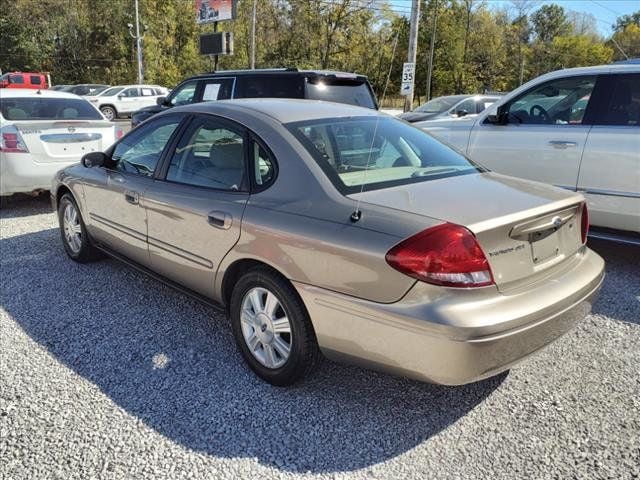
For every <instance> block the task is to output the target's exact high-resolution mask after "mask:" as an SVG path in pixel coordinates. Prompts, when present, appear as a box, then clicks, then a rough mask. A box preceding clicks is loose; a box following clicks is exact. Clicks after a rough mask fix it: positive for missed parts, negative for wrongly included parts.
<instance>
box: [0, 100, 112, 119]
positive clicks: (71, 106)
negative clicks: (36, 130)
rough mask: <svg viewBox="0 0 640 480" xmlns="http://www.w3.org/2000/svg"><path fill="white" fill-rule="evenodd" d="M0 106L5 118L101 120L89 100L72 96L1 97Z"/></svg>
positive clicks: (100, 116)
mask: <svg viewBox="0 0 640 480" xmlns="http://www.w3.org/2000/svg"><path fill="white" fill-rule="evenodd" d="M0 108H1V109H2V116H3V117H4V118H6V119H7V120H103V118H102V115H100V112H98V111H97V110H96V109H95V108H93V106H92V105H91V104H90V103H89V102H87V101H86V100H81V99H74V98H34V97H32V98H3V99H2V100H1V101H0Z"/></svg>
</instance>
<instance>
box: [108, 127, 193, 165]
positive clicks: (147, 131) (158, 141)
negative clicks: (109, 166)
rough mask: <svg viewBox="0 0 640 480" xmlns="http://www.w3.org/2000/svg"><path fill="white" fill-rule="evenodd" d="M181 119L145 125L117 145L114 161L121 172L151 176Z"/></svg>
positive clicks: (113, 156)
mask: <svg viewBox="0 0 640 480" xmlns="http://www.w3.org/2000/svg"><path fill="white" fill-rule="evenodd" d="M180 120H181V119H180V118H176V117H165V118H161V119H157V120H155V121H152V122H151V123H148V124H146V125H144V127H142V128H140V130H135V131H134V132H132V133H131V134H129V135H127V136H126V137H124V138H123V139H122V141H120V143H118V144H117V145H116V148H115V149H114V151H113V155H112V159H113V161H114V162H117V163H116V167H115V169H116V170H118V171H121V172H127V173H134V174H137V175H144V176H149V177H150V176H151V175H153V171H154V170H155V168H156V166H157V164H158V161H159V160H160V156H161V155H162V151H163V150H164V148H165V146H166V145H167V143H168V142H169V139H170V138H171V135H172V134H173V132H174V131H175V129H176V128H177V127H178V125H179V124H180Z"/></svg>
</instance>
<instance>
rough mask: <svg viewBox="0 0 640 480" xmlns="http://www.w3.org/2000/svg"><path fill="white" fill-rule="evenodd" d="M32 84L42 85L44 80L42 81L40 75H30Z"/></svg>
mask: <svg viewBox="0 0 640 480" xmlns="http://www.w3.org/2000/svg"><path fill="white" fill-rule="evenodd" d="M30 79H31V85H40V84H41V83H42V82H41V81H40V75H30Z"/></svg>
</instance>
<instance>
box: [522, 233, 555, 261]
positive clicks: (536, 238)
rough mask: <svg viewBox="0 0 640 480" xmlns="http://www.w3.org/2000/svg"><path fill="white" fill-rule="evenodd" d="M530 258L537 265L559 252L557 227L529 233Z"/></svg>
mask: <svg viewBox="0 0 640 480" xmlns="http://www.w3.org/2000/svg"><path fill="white" fill-rule="evenodd" d="M529 243H530V245H531V258H532V259H533V263H534V264H536V265H538V264H540V263H543V262H546V261H547V260H550V259H552V258H555V257H557V256H558V254H559V253H560V235H559V234H558V230H557V229H550V230H546V231H543V232H535V233H532V234H531V235H529Z"/></svg>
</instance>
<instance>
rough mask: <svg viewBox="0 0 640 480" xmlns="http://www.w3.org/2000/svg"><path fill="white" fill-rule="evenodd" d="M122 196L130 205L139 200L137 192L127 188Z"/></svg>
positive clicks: (135, 203) (136, 203)
mask: <svg viewBox="0 0 640 480" xmlns="http://www.w3.org/2000/svg"><path fill="white" fill-rule="evenodd" d="M124 198H125V200H126V201H127V202H129V203H130V204H131V205H138V202H139V201H140V196H139V195H138V192H133V191H131V190H127V191H126V192H124Z"/></svg>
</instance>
